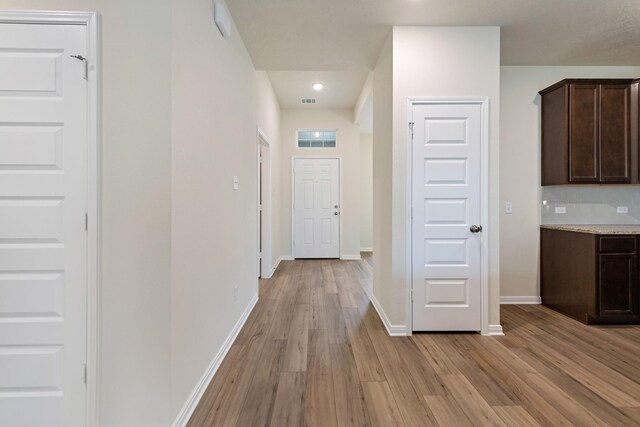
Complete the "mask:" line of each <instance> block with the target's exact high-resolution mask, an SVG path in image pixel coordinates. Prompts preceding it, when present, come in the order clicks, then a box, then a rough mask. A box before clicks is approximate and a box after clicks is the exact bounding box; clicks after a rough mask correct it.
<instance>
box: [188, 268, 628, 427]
mask: <svg viewBox="0 0 640 427" xmlns="http://www.w3.org/2000/svg"><path fill="white" fill-rule="evenodd" d="M370 280H371V266H370V264H369V263H368V262H366V261H361V262H358V261H337V260H336V261H329V260H309V261H290V262H284V263H281V264H280V268H279V269H278V271H277V273H276V274H275V275H274V277H273V278H271V279H270V280H265V281H262V283H261V285H260V286H261V289H260V301H259V302H258V304H257V306H256V308H255V309H254V311H253V313H252V314H251V316H250V318H249V320H248V321H247V323H246V325H245V326H244V328H243V330H242V331H241V333H240V335H239V337H238V339H237V340H236V342H235V343H234V345H233V347H232V348H231V350H230V351H229V354H228V356H227V357H226V359H225V360H224V362H223V363H222V366H221V367H220V369H219V371H218V372H217V374H216V376H215V378H214V379H213V381H212V382H211V384H210V386H209V388H208V389H207V391H206V393H205V395H204V396H203V398H202V400H201V401H200V404H199V406H198V407H197V409H196V411H195V413H194V414H193V417H192V419H191V421H190V423H189V426H190V427H196V426H252V427H253V426H266V425H270V426H277V427H282V426H303V425H309V426H312V425H318V426H352V425H363V426H364V425H375V426H396V425H399V426H411V427H413V426H421V425H440V426H456V427H457V426H478V425H498V426H509V427H511V426H529V425H546V426H563V425H576V426H599V425H612V426H623V425H640V328H639V327H609V328H598V327H587V326H584V325H582V324H580V323H577V322H575V321H573V320H571V319H569V318H566V317H564V316H561V315H559V314H557V313H555V312H553V311H552V310H549V309H547V308H544V307H541V306H503V307H502V311H501V315H502V322H503V327H504V330H505V333H506V336H505V337H482V336H479V335H476V334H415V335H413V336H412V337H393V338H392V337H389V336H388V335H387V333H386V331H385V330H384V327H383V325H382V323H381V321H380V319H379V317H378V315H377V314H376V311H375V309H374V308H373V307H372V306H371V304H370V303H369V302H368V299H367V297H366V295H365V294H364V292H363V291H362V288H361V286H362V285H364V284H366V283H368V282H369V281H370Z"/></svg>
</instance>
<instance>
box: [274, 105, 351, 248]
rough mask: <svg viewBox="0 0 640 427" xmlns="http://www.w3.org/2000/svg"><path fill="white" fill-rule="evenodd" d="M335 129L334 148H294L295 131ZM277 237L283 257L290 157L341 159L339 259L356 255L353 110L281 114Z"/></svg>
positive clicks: (287, 226) (288, 232)
mask: <svg viewBox="0 0 640 427" xmlns="http://www.w3.org/2000/svg"><path fill="white" fill-rule="evenodd" d="M315 128H325V129H338V142H337V147H336V148H323V149H317V148H297V146H296V130H297V129H315ZM280 132H281V133H280V138H281V141H282V144H281V154H282V155H281V166H280V173H281V174H282V175H281V187H280V188H281V189H282V190H281V191H282V193H281V195H280V198H281V200H282V204H281V209H282V211H281V214H282V216H281V235H282V248H283V254H286V255H292V253H293V252H292V250H291V220H292V218H291V159H292V157H293V156H325V155H326V156H330V155H335V156H342V185H341V188H342V195H341V197H342V207H341V209H340V214H341V215H342V234H341V236H340V246H341V256H359V254H360V127H359V126H358V125H356V124H354V123H353V110H346V109H345V110H340V109H324V110H323V109H315V108H314V109H302V108H298V109H285V110H282V112H281V126H280Z"/></svg>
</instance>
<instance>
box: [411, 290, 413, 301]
mask: <svg viewBox="0 0 640 427" xmlns="http://www.w3.org/2000/svg"><path fill="white" fill-rule="evenodd" d="M411 302H413V289H411Z"/></svg>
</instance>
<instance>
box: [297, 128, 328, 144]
mask: <svg viewBox="0 0 640 427" xmlns="http://www.w3.org/2000/svg"><path fill="white" fill-rule="evenodd" d="M337 135H338V130H337V129H298V130H297V131H296V145H297V147H298V148H336V146H337Z"/></svg>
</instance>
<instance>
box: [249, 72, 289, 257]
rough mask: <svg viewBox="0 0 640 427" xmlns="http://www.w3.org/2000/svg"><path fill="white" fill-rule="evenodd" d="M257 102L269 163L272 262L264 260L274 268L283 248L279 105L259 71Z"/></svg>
mask: <svg viewBox="0 0 640 427" xmlns="http://www.w3.org/2000/svg"><path fill="white" fill-rule="evenodd" d="M256 76H257V83H258V84H257V94H256V100H257V101H258V102H257V107H258V123H259V126H260V129H261V130H262V131H263V132H264V134H265V135H266V137H267V139H268V142H269V144H270V146H269V151H270V154H269V157H270V159H269V160H270V161H271V259H269V260H266V262H268V263H269V265H270V266H271V267H272V268H273V267H274V266H275V265H276V262H277V260H278V258H279V257H281V256H282V255H284V254H285V252H284V249H283V247H282V246H283V244H282V225H281V224H280V222H281V220H280V218H281V217H282V212H281V206H282V200H281V193H282V180H281V175H282V172H281V169H282V158H281V157H282V153H281V148H280V104H279V103H278V99H277V98H276V95H275V93H274V91H273V87H272V86H271V81H270V80H269V76H268V75H267V73H266V71H258V72H257V73H256Z"/></svg>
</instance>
